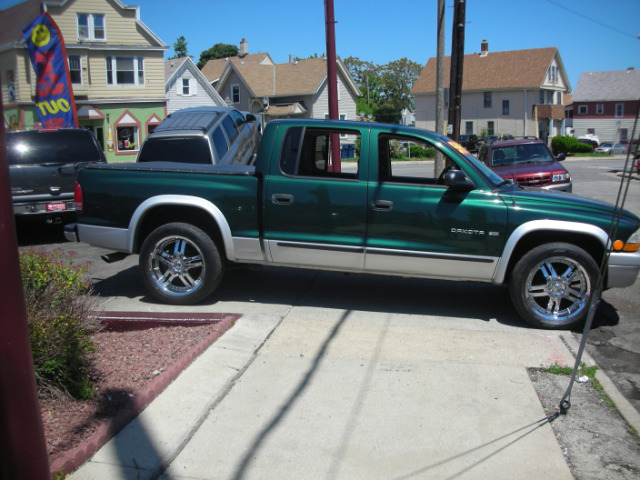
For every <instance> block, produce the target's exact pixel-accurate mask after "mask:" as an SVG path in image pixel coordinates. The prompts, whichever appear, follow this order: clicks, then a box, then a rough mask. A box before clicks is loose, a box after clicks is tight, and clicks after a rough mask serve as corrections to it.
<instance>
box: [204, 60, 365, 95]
mask: <svg viewBox="0 0 640 480" xmlns="http://www.w3.org/2000/svg"><path fill="white" fill-rule="evenodd" d="M248 56H249V55H247V57H248ZM236 58H237V57H233V59H231V58H230V59H229V61H227V62H225V65H226V67H225V68H228V69H227V70H225V71H224V72H223V73H222V75H221V77H226V76H228V75H229V74H230V73H231V71H235V72H236V73H237V74H238V75H239V76H241V77H242V78H243V79H244V82H245V83H246V85H247V87H248V88H249V89H250V90H251V94H252V96H254V97H284V96H291V95H312V94H314V93H315V92H316V91H317V90H318V88H319V87H320V86H321V84H322V82H323V81H324V79H325V78H326V75H327V61H326V59H325V58H309V59H306V60H298V61H294V62H286V63H280V64H277V65H265V64H259V63H257V62H252V61H244V62H238V61H236ZM244 58H246V57H244ZM337 63H338V70H339V71H341V72H342V75H343V78H344V79H345V81H346V82H348V83H349V85H350V88H351V89H352V91H353V92H354V94H355V95H357V96H359V95H361V93H360V90H359V89H358V87H357V85H356V84H355V83H354V82H353V80H352V79H351V76H350V75H349V73H348V71H347V69H346V67H344V65H343V64H342V62H341V61H340V60H338V62H337ZM203 70H204V69H203ZM207 78H208V79H209V77H207ZM220 82H221V83H224V78H220Z"/></svg>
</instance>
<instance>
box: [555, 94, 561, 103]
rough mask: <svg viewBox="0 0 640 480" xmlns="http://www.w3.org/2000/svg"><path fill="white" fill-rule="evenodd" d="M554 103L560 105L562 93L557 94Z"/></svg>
mask: <svg viewBox="0 0 640 480" xmlns="http://www.w3.org/2000/svg"><path fill="white" fill-rule="evenodd" d="M556 103H557V104H558V105H562V92H558V94H557V95H556Z"/></svg>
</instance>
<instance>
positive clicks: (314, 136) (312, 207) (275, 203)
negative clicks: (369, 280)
mask: <svg viewBox="0 0 640 480" xmlns="http://www.w3.org/2000/svg"><path fill="white" fill-rule="evenodd" d="M279 134H280V135H281V138H278V139H277V140H276V142H277V144H279V145H281V146H282V148H281V151H280V153H279V155H278V158H277V161H276V159H274V160H272V162H271V166H270V172H269V177H268V179H267V182H266V185H267V186H266V191H265V195H264V209H265V217H264V219H265V220H264V238H265V244H266V245H265V247H266V250H267V255H270V256H271V260H272V261H273V262H274V263H275V264H283V265H289V266H292V265H295V266H301V267H305V266H306V267H311V268H327V269H340V270H350V271H362V269H363V268H364V243H365V234H366V217H367V208H366V204H367V182H366V180H364V179H366V174H367V172H366V171H364V172H363V166H362V164H361V162H360V161H359V158H358V155H354V156H353V158H343V159H342V161H341V162H340V163H338V162H336V161H334V159H333V158H332V150H333V149H332V144H333V142H340V143H341V144H348V145H355V144H358V145H360V143H361V132H360V131H358V130H350V129H331V128H307V127H293V126H291V127H288V128H286V129H285V131H284V133H282V129H281V130H280V131H279ZM343 151H344V149H343ZM339 164H341V171H335V170H337V169H338V168H336V167H337V165H339Z"/></svg>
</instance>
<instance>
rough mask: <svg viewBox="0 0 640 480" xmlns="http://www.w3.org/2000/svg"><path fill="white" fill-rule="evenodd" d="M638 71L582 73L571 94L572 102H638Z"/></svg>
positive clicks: (639, 77) (639, 75)
mask: <svg viewBox="0 0 640 480" xmlns="http://www.w3.org/2000/svg"><path fill="white" fill-rule="evenodd" d="M639 98H640V70H615V71H611V72H583V73H582V74H581V75H580V78H579V79H578V84H577V85H576V89H575V91H574V92H573V101H574V102H595V101H616V100H617V101H620V100H638V99H639Z"/></svg>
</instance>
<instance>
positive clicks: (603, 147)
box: [593, 142, 613, 154]
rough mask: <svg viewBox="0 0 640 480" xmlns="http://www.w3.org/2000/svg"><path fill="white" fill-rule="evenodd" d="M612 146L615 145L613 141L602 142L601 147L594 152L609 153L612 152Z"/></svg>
mask: <svg viewBox="0 0 640 480" xmlns="http://www.w3.org/2000/svg"><path fill="white" fill-rule="evenodd" d="M611 147H613V143H609V142H605V143H601V144H600V146H599V147H597V148H595V149H594V150H593V151H594V153H607V154H611Z"/></svg>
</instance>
